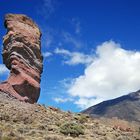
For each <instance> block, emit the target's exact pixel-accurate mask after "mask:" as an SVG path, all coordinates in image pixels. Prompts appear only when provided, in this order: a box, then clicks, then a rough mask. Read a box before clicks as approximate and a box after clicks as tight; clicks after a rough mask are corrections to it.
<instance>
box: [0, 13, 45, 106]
mask: <svg viewBox="0 0 140 140" xmlns="http://www.w3.org/2000/svg"><path fill="white" fill-rule="evenodd" d="M5 27H6V28H7V34H6V35H5V36H4V39H3V52H2V56H3V63H4V64H5V65H6V67H7V68H8V69H9V70H10V76H9V78H8V79H7V81H5V82H2V83H1V84H0V91H3V92H4V93H7V94H9V95H11V96H13V97H15V98H17V99H19V100H21V101H26V102H30V103H35V102H37V100H38V98H39V95H40V77H41V73H42V69H43V65H42V59H43V57H42V55H41V48H40V46H41V43H40V38H41V32H40V30H39V28H38V26H37V25H36V24H35V23H34V22H33V21H32V20H31V19H30V18H29V17H27V16H25V15H21V14H7V15H6V16H5Z"/></svg>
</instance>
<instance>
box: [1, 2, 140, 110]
mask: <svg viewBox="0 0 140 140" xmlns="http://www.w3.org/2000/svg"><path fill="white" fill-rule="evenodd" d="M139 7H140V1H139V0H104V1H103V0H82V1H81V0H69V1H68V0H20V1H19V0H9V1H8V0H1V1H0V9H1V10H0V42H1V43H0V44H1V46H2V37H3V36H4V34H5V33H6V30H5V28H4V26H3V21H4V15H5V14H6V13H22V14H26V15H28V16H29V17H31V18H32V19H33V20H34V21H35V22H36V23H37V24H38V25H39V27H40V28H41V31H42V34H43V36H42V53H43V55H44V62H43V63H44V72H43V74H42V81H41V96H40V99H39V101H38V102H39V103H41V104H46V105H51V106H55V107H59V108H61V109H64V110H71V111H74V112H78V111H80V110H81V109H84V108H86V107H89V106H91V105H94V104H96V103H99V102H101V101H103V100H108V99H112V98H115V97H118V96H121V95H124V94H126V93H129V92H132V91H135V90H138V89H139V85H140V78H139V77H140V72H139V67H140V66H139V65H140V47H139V46H140V8H139ZM1 51H2V47H0V52H1ZM7 76H8V71H7V70H6V68H5V67H4V66H3V65H2V57H1V56H0V81H3V80H5V79H6V78H7Z"/></svg>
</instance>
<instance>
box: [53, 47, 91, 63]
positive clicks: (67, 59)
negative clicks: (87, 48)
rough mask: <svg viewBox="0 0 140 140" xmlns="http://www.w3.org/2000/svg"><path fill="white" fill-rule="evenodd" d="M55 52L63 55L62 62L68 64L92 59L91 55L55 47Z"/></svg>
mask: <svg viewBox="0 0 140 140" xmlns="http://www.w3.org/2000/svg"><path fill="white" fill-rule="evenodd" d="M54 52H55V53H56V54H59V55H62V56H63V57H64V63H65V64H68V65H77V64H89V63H91V62H92V60H93V58H92V57H93V56H92V55H86V54H84V53H79V52H70V51H69V50H65V49H59V48H56V49H55V51H54Z"/></svg>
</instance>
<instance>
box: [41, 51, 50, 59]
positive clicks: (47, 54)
mask: <svg viewBox="0 0 140 140" xmlns="http://www.w3.org/2000/svg"><path fill="white" fill-rule="evenodd" d="M42 54H43V56H44V57H45V58H47V57H49V56H52V53H51V52H43V53H42Z"/></svg>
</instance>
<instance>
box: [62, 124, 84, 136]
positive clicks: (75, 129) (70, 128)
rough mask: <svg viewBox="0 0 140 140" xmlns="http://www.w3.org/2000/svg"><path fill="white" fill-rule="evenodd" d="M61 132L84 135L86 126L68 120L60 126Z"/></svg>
mask: <svg viewBox="0 0 140 140" xmlns="http://www.w3.org/2000/svg"><path fill="white" fill-rule="evenodd" d="M60 132H61V133H63V134H64V135H70V136H72V137H78V136H79V135H84V126H83V125H81V124H77V123H74V122H68V123H64V124H62V125H61V126H60Z"/></svg>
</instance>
